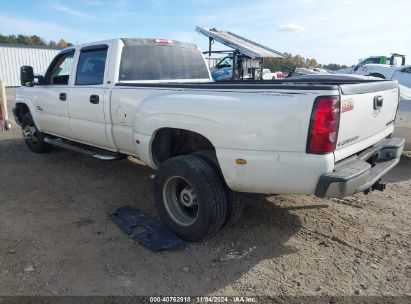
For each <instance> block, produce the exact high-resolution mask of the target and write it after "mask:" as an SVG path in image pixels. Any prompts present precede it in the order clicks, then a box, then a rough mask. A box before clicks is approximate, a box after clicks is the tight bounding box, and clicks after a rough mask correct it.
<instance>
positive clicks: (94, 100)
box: [90, 95, 100, 104]
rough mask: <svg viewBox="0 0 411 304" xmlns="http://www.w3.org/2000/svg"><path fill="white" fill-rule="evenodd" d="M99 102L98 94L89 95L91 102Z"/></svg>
mask: <svg viewBox="0 0 411 304" xmlns="http://www.w3.org/2000/svg"><path fill="white" fill-rule="evenodd" d="M99 102H100V98H99V97H98V95H91V96H90V103H92V104H98V103H99Z"/></svg>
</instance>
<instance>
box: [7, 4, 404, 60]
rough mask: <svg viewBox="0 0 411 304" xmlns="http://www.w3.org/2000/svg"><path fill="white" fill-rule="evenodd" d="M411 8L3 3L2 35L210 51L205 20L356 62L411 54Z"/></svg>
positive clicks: (295, 49)
mask: <svg viewBox="0 0 411 304" xmlns="http://www.w3.org/2000/svg"><path fill="white" fill-rule="evenodd" d="M410 12H411V1H410V0H391V1H386V0H384V1H380V0H341V1H340V0H328V1H327V0H271V1H270V0H246V1H245V0H244V1H243V0H236V1H228V0H191V1H189V0H144V1H143V0H135V1H133V0H120V1H114V0H113V1H103V0H83V1H80V0H71V1H56V0H36V1H7V2H6V1H2V5H1V10H0V33H1V34H19V33H23V34H37V35H39V36H41V37H42V38H44V39H46V40H50V39H52V40H57V41H58V40H59V39H60V38H64V39H66V40H67V41H69V42H72V43H75V44H77V43H85V42H92V41H97V40H104V39H108V38H115V37H141V38H151V37H155V38H157V37H158V38H169V39H178V40H183V41H192V42H195V43H197V44H198V45H199V46H200V47H201V48H202V49H206V48H207V44H208V41H207V38H206V37H204V36H202V35H200V34H198V33H196V32H195V31H194V28H195V26H196V25H199V26H203V27H207V28H210V27H215V28H217V29H224V30H229V31H232V32H234V33H236V34H239V35H242V36H245V37H247V38H249V39H251V40H254V41H257V42H259V43H261V44H264V45H267V46H269V47H271V48H273V49H275V50H278V51H281V52H288V53H292V54H300V55H302V56H304V57H310V58H311V57H314V58H316V59H317V60H318V61H319V62H320V63H324V64H326V63H340V64H349V65H351V64H354V63H356V62H357V61H358V59H359V58H364V57H367V56H370V55H388V54H390V53H392V52H401V53H405V54H407V55H411V17H410V16H411V15H410ZM407 61H408V62H410V61H411V56H409V57H408V60H407Z"/></svg>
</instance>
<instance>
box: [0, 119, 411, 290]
mask: <svg viewBox="0 0 411 304" xmlns="http://www.w3.org/2000/svg"><path fill="white" fill-rule="evenodd" d="M13 127H14V130H13V131H10V132H6V133H0V282H1V283H0V295H153V294H163V295H164V294H167V295H170V294H180V295H182V294H184V295H190V294H191V295H202V294H218V295H239V294H240V295H244V294H246V295H298V296H300V295H321V294H327V295H353V294H356V295H357V294H359V295H382V294H384V295H405V294H407V295H410V294H411V288H410V277H411V261H410V242H411V241H410V240H411V234H410V230H411V208H410V197H411V157H409V156H406V155H404V157H403V158H402V160H401V163H400V165H399V166H398V167H397V168H396V169H395V170H394V171H393V172H392V173H390V175H389V176H387V178H386V181H387V182H388V186H387V190H386V191H385V192H373V193H371V194H369V195H367V196H365V195H363V194H358V195H355V196H352V197H348V198H344V199H319V198H315V197H312V196H302V195H289V196H283V195H278V196H269V197H264V196H258V195H250V196H249V197H248V199H247V208H246V211H245V215H244V217H243V219H242V221H241V222H240V223H239V224H237V225H235V226H234V227H231V228H228V229H224V230H222V231H221V232H220V233H219V234H218V235H217V236H216V237H214V238H212V239H210V240H208V241H204V242H199V243H194V244H191V245H189V246H188V247H187V248H186V249H185V250H182V251H178V252H163V253H153V252H151V251H149V250H147V249H145V248H144V247H142V246H139V245H137V244H136V243H134V242H133V241H132V240H131V239H130V238H129V237H127V236H126V235H124V234H123V233H122V232H120V230H119V229H118V228H117V227H116V226H115V225H114V224H113V223H112V222H111V220H110V219H109V218H108V215H109V214H110V213H111V212H112V211H113V210H115V209H116V208H118V207H121V206H124V205H127V204H128V205H131V206H133V207H137V208H139V209H140V210H142V211H144V212H146V213H147V214H150V215H154V216H155V210H154V206H153V197H152V192H151V191H152V187H153V174H154V171H152V170H151V169H150V168H148V167H146V166H144V165H140V164H136V163H132V162H129V161H126V160H122V161H118V162H101V161H98V160H94V159H91V158H88V157H86V156H83V155H79V154H76V153H73V152H69V151H64V150H60V149H54V150H53V151H51V152H50V153H47V154H34V153H31V152H30V151H29V150H28V149H27V148H26V146H25V144H24V142H23V140H22V139H21V134H20V130H19V129H18V128H17V127H16V126H15V125H14V126H13Z"/></svg>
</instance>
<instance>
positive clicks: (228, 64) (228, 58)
mask: <svg viewBox="0 0 411 304" xmlns="http://www.w3.org/2000/svg"><path fill="white" fill-rule="evenodd" d="M196 31H197V32H199V33H201V34H203V35H204V36H206V37H208V41H209V43H208V51H206V52H203V54H204V55H207V54H208V58H207V57H206V60H207V61H208V62H211V61H212V59H213V58H211V55H212V54H219V55H221V54H223V55H225V56H224V57H223V58H222V59H221V60H219V61H218V62H217V64H216V65H215V66H214V67H210V69H211V75H212V77H213V79H214V80H216V81H220V80H245V79H254V80H261V79H262V75H263V61H264V58H269V57H271V58H284V57H285V55H284V54H283V53H281V52H278V51H276V50H273V49H271V48H269V47H266V46H264V45H262V44H259V43H257V42H254V41H251V40H249V39H247V38H244V37H242V36H240V35H237V34H234V33H232V32H229V31H221V30H217V29H215V28H212V29H209V30H207V29H205V28H202V27H199V26H197V27H196ZM214 41H217V42H219V43H221V44H223V45H225V46H227V47H229V48H231V50H222V51H213V50H212V45H213V43H214Z"/></svg>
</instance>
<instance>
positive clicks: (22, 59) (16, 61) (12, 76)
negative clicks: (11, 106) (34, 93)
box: [0, 44, 60, 87]
mask: <svg viewBox="0 0 411 304" xmlns="http://www.w3.org/2000/svg"><path fill="white" fill-rule="evenodd" d="M59 51H60V50H59V49H51V48H44V47H39V46H32V45H24V46H22V45H12V44H0V79H1V80H3V82H4V83H5V85H6V87H16V86H20V67H21V66H23V65H30V66H32V67H33V70H34V73H39V74H44V73H45V72H46V70H47V67H48V66H49V64H50V62H51V61H52V60H53V58H54V57H55V56H56V55H57V53H58V52H59Z"/></svg>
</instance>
